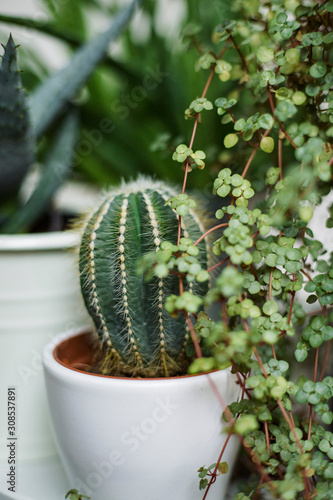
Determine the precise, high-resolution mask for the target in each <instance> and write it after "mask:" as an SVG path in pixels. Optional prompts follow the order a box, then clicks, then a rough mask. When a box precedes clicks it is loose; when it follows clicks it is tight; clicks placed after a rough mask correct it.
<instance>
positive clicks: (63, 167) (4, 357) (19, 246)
mask: <svg viewBox="0 0 333 500" xmlns="http://www.w3.org/2000/svg"><path fill="white" fill-rule="evenodd" d="M135 4H136V3H135V2H132V3H131V5H130V6H128V7H127V8H126V9H125V10H124V11H122V12H120V13H119V14H118V16H117V17H116V18H114V19H113V20H112V22H111V23H110V27H109V28H108V29H107V30H106V31H105V33H102V34H101V35H100V36H98V37H97V38H96V39H95V40H93V41H91V42H88V43H87V44H85V45H83V46H82V47H80V48H79V49H78V50H77V52H76V53H75V54H74V56H73V58H72V60H71V61H70V63H69V65H68V66H67V67H66V68H64V69H63V70H61V71H60V72H58V73H56V74H54V75H52V76H51V77H49V78H48V79H46V80H45V81H44V82H43V83H42V84H41V85H40V86H39V87H38V88H37V89H36V90H35V91H34V92H33V93H32V95H31V96H30V99H29V102H28V100H27V98H26V95H25V91H24V89H23V88H22V82H21V77H20V72H19V69H18V66H17V60H16V59H17V47H16V46H15V43H14V40H13V38H12V36H10V37H9V39H8V42H7V44H6V46H5V47H4V55H3V58H2V64H1V68H0V130H1V140H0V156H1V158H2V160H1V168H0V184H1V188H0V190H1V191H0V195H1V211H0V233H1V235H0V255H1V259H0V274H1V276H2V279H3V283H6V284H7V286H6V287H3V292H2V295H1V306H0V308H1V317H2V322H1V349H0V352H1V355H0V357H1V364H2V366H3V371H4V374H5V375H4V377H3V379H2V383H3V387H4V390H5V389H6V390H7V387H13V386H15V387H16V390H17V397H18V398H19V400H20V404H19V405H18V408H17V412H18V415H17V418H18V420H19V421H20V431H19V432H20V459H21V460H22V461H25V460H31V459H41V458H44V457H47V456H54V455H55V453H56V450H55V447H54V444H53V440H52V437H51V435H50V426H49V419H48V415H47V405H46V397H45V391H44V384H43V377H42V367H41V349H42V346H43V345H44V344H45V342H46V341H47V340H49V339H51V338H52V336H53V335H54V334H56V333H57V332H59V331H63V329H64V328H65V329H68V328H72V327H75V326H79V325H84V324H89V318H88V316H87V314H86V312H85V309H84V306H83V302H82V299H81V295H80V292H79V282H78V278H77V275H76V274H75V257H74V251H73V249H74V248H75V247H76V245H77V244H78V242H79V236H78V234H77V233H76V232H75V231H68V230H66V231H64V228H65V227H64V224H63V222H64V219H66V217H67V218H68V217H69V216H74V215H75V212H77V211H78V208H79V206H80V205H79V206H78V207H77V208H76V209H75V210H74V212H72V213H70V214H68V213H66V212H65V213H63V214H61V211H60V210H57V211H55V210H54V209H53V207H52V204H53V205H54V199H55V195H56V194H57V192H58V190H59V188H60V187H61V186H62V185H64V183H65V181H66V180H67V179H68V177H69V175H70V172H71V168H72V166H73V163H74V161H73V160H74V152H75V148H76V146H77V140H78V131H79V120H78V115H77V110H75V108H74V106H73V105H70V104H69V103H70V100H71V99H73V98H74V97H75V95H76V93H77V92H78V90H79V89H80V88H81V87H82V86H83V85H84V83H85V82H86V80H87V79H88V77H89V75H91V74H92V72H93V70H94V68H95V67H96V65H97V64H98V63H99V61H100V60H101V59H102V58H103V56H104V54H105V51H106V49H107V47H108V44H109V43H110V42H111V41H112V40H114V39H115V38H116V37H117V36H118V35H119V34H120V33H121V31H122V30H123V28H124V26H126V24H127V22H128V21H129V19H130V18H131V16H132V14H133V12H134V8H135ZM59 117H60V118H61V119H60V122H59V121H57V124H56V125H55V122H56V120H59ZM51 125H53V129H56V133H55V134H54V140H53V143H52V144H51V146H50V147H49V148H48V151H47V154H46V155H44V157H43V158H40V157H39V158H38V159H39V162H40V164H42V165H43V168H41V169H40V171H41V175H39V176H37V180H36V176H35V177H34V178H33V186H32V188H31V187H29V186H28V187H29V189H28V191H29V193H28V194H27V193H26V192H27V189H26V188H27V184H26V180H27V177H29V179H30V180H31V176H30V174H31V171H32V170H33V167H34V166H35V161H36V160H37V153H36V150H37V142H38V140H40V139H42V138H43V136H44V134H45V132H46V130H48V129H49V128H50V127H51ZM104 125H105V127H107V124H106V123H105V124H104ZM103 131H104V129H103ZM39 156H40V154H39ZM23 185H25V186H26V188H25V189H24V190H22V186H23ZM84 196H85V197H86V196H87V194H86V192H85V194H84ZM88 196H90V197H94V196H95V193H94V191H93V190H92V194H91V193H89V191H88ZM72 197H73V195H72ZM74 201H75V200H74ZM78 202H79V203H80V200H78ZM85 202H86V199H85ZM81 203H82V200H81ZM48 214H51V215H48ZM59 214H60V215H59ZM18 346H20V347H19V348H18ZM36 407H39V408H40V411H39V412H37V413H36ZM0 414H1V415H2V418H3V419H5V418H6V415H7V402H6V399H5V396H4V397H3V398H2V401H1V408H0ZM0 433H1V434H0V436H1V439H2V440H4V439H5V438H6V436H7V434H6V429H5V427H2V429H1V431H0ZM7 459H8V457H7V450H6V449H5V448H2V449H1V451H0V460H1V465H2V464H5V463H7Z"/></svg>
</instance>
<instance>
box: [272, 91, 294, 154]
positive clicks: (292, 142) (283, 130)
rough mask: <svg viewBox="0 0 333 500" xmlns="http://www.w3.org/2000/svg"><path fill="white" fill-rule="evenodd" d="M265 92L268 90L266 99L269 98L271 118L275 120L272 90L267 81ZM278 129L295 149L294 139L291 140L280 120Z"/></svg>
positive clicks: (276, 119)
mask: <svg viewBox="0 0 333 500" xmlns="http://www.w3.org/2000/svg"><path fill="white" fill-rule="evenodd" d="M267 92H268V100H269V104H270V107H271V110H272V114H273V118H274V120H275V121H276V122H277V121H278V118H277V116H276V115H275V107H274V102H273V96H272V92H271V88H270V85H269V83H268V84H267ZM280 130H281V131H282V132H283V133H284V135H285V136H286V138H287V139H288V141H289V142H290V144H291V145H292V147H293V148H295V149H297V146H296V144H295V143H294V141H293V140H292V138H291V137H290V135H289V134H288V132H286V130H285V128H284V126H283V124H282V123H281V122H280Z"/></svg>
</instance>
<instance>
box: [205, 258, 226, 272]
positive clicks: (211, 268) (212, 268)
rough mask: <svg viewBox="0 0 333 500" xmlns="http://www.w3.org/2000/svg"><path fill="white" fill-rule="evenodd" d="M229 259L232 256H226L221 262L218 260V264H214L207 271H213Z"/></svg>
mask: <svg viewBox="0 0 333 500" xmlns="http://www.w3.org/2000/svg"><path fill="white" fill-rule="evenodd" d="M229 259H230V257H226V258H225V259H223V260H221V262H218V263H217V264H214V266H212V267H210V268H209V269H207V272H208V273H211V272H212V271H214V269H217V268H218V267H219V266H222V264H224V263H225V262H227V261H228V260H229Z"/></svg>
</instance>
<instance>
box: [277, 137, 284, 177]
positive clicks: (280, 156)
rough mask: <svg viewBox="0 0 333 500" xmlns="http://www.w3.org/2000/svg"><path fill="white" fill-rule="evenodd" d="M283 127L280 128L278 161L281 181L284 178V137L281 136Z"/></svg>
mask: <svg viewBox="0 0 333 500" xmlns="http://www.w3.org/2000/svg"><path fill="white" fill-rule="evenodd" d="M281 131H282V130H281V127H280V130H279V143H278V162H279V171H280V181H282V179H283V172H282V139H281V137H280V132H281Z"/></svg>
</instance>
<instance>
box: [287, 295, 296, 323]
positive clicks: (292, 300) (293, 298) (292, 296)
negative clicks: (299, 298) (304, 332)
mask: <svg viewBox="0 0 333 500" xmlns="http://www.w3.org/2000/svg"><path fill="white" fill-rule="evenodd" d="M294 301H295V292H291V300H290V308H289V314H288V319H287V324H288V325H289V324H290V321H291V314H292V312H293V306H294Z"/></svg>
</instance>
